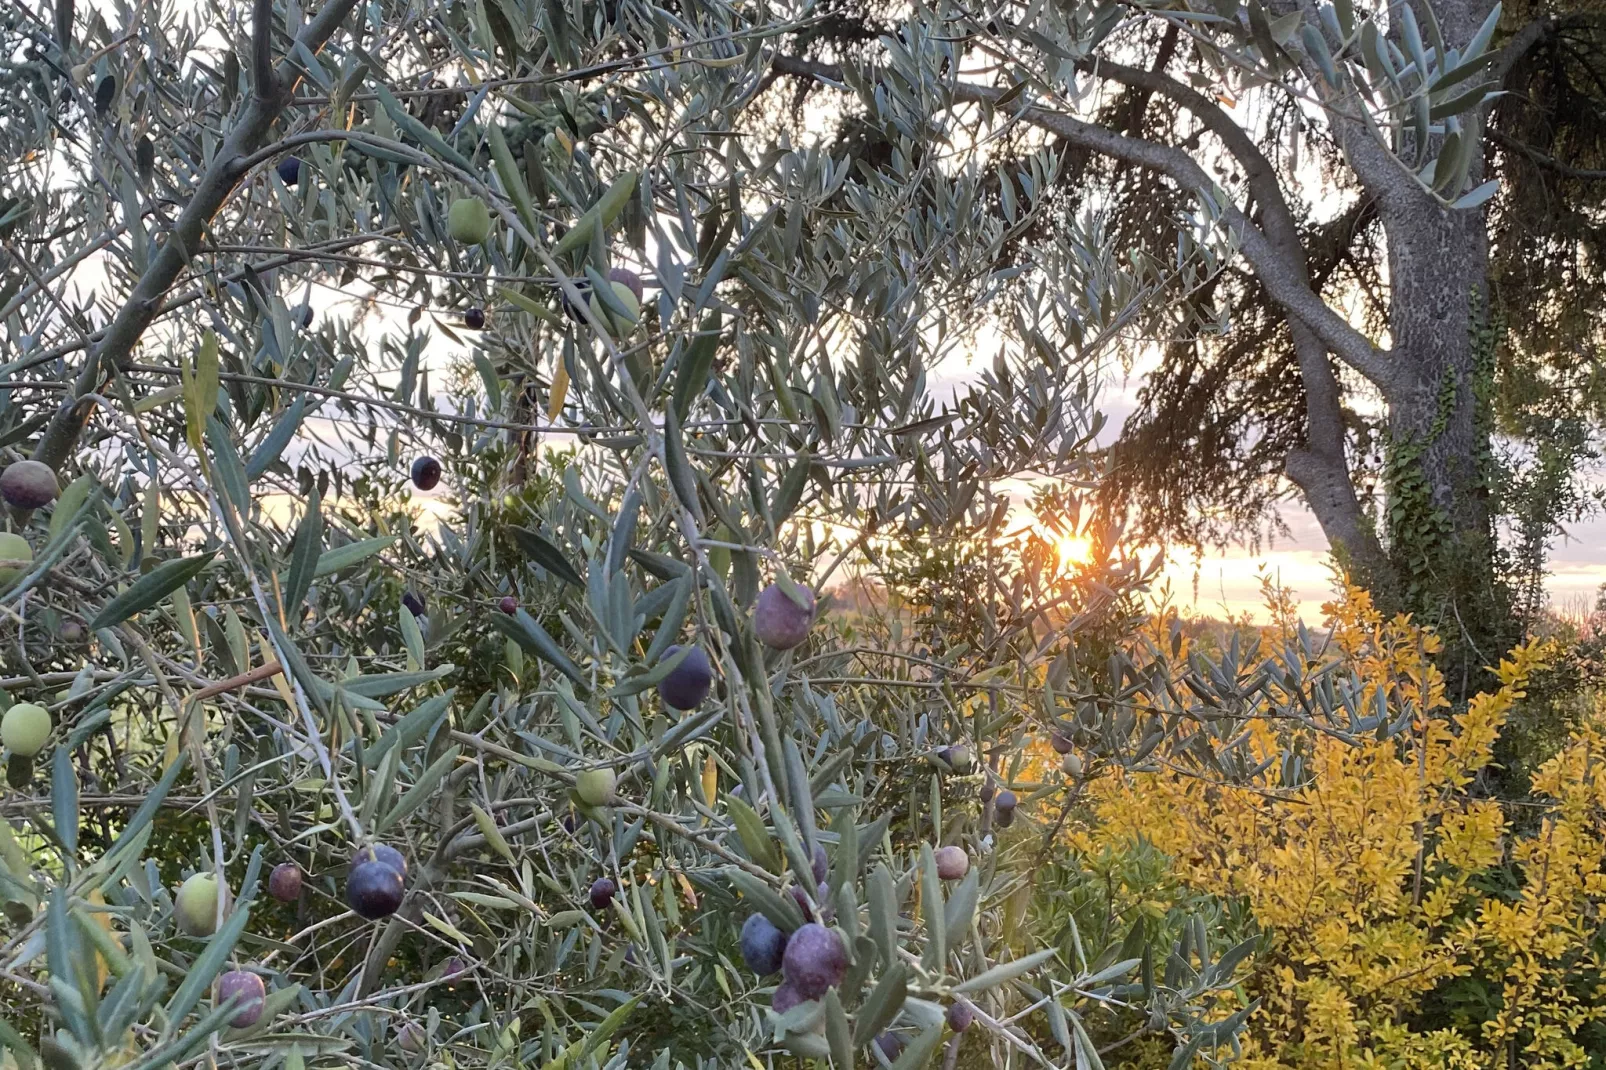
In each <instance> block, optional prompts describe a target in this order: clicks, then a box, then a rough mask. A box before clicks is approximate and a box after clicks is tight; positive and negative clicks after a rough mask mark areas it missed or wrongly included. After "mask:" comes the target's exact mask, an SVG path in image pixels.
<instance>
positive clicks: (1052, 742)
mask: <svg viewBox="0 0 1606 1070" xmlns="http://www.w3.org/2000/svg"><path fill="white" fill-rule="evenodd" d="M1048 745H1049V746H1051V747H1053V748H1054V753H1056V754H1069V753H1071V737H1070V736H1067V735H1066V734H1065V733H1063V732H1052V733H1050V734H1049V737H1048Z"/></svg>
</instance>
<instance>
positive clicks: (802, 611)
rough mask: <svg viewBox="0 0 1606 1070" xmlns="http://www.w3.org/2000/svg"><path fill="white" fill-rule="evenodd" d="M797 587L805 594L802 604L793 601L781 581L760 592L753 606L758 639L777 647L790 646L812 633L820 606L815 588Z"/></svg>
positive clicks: (775, 648) (772, 647)
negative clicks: (810, 630)
mask: <svg viewBox="0 0 1606 1070" xmlns="http://www.w3.org/2000/svg"><path fill="white" fill-rule="evenodd" d="M798 590H799V591H800V592H801V593H802V595H803V600H804V603H805V605H803V606H800V605H798V604H797V603H796V602H794V601H792V598H791V596H790V595H788V594H787V593H786V591H785V590H784V589H783V588H782V587H781V585H780V584H778V583H772V584H770V585H769V586H768V587H766V588H764V590H762V591H760V592H759V596H758V601H757V603H755V604H754V606H753V634H754V635H756V636H758V641H759V642H761V643H763V644H764V645H765V646H767V647H770V648H771V649H774V650H791V649H792V648H793V647H795V646H797V645H798V644H800V643H802V642H803V640H805V639H807V638H808V637H809V627H810V626H811V625H812V624H813V623H814V611H815V609H816V608H817V607H816V604H815V600H814V592H813V591H811V590H809V589H808V588H807V587H804V586H802V585H799V586H798Z"/></svg>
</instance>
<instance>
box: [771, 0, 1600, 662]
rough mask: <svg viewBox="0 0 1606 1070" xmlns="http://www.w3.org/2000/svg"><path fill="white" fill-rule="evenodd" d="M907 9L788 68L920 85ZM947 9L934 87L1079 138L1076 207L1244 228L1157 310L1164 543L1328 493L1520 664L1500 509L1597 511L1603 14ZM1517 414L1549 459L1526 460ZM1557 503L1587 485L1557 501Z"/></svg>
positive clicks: (1066, 184)
mask: <svg viewBox="0 0 1606 1070" xmlns="http://www.w3.org/2000/svg"><path fill="white" fill-rule="evenodd" d="M895 17H896V16H893V15H890V14H889V13H887V12H884V11H882V10H881V9H879V8H875V7H868V8H857V7H855V8H852V9H849V10H847V11H845V12H843V13H842V16H841V20H842V21H841V23H840V24H839V25H838V26H836V27H832V28H829V29H822V30H821V31H820V32H819V33H818V34H805V43H804V44H803V46H802V47H801V48H800V50H799V51H798V53H796V54H795V55H793V56H789V57H783V58H782V59H781V60H780V61H779V63H778V66H779V68H780V69H781V70H783V71H786V72H788V73H791V74H796V75H804V76H807V75H816V76H822V77H831V78H835V79H839V80H840V79H843V78H846V79H848V80H849V81H850V82H852V84H854V85H857V84H859V82H860V81H861V80H862V81H863V82H865V83H874V84H877V85H879V86H880V87H881V88H882V91H883V92H887V93H890V92H892V91H893V90H892V87H893V86H895V85H897V84H898V83H899V82H900V81H902V80H908V79H909V75H908V74H906V73H904V72H902V71H898V70H896V69H890V70H886V71H885V72H884V73H877V69H878V68H885V67H886V65H887V63H888V57H889V56H900V55H901V53H902V52H903V51H904V50H905V49H908V50H909V51H910V52H915V50H914V49H912V48H909V46H908V45H907V43H906V42H904V41H902V40H900V42H899V43H898V44H897V45H891V44H888V43H887V41H886V40H885V39H883V40H876V34H878V33H883V34H893V35H897V34H899V33H900V30H899V28H898V27H897V26H896V25H895V24H894V22H893V21H889V20H890V19H895ZM927 22H928V25H929V29H928V30H927V31H926V32H928V33H929V34H931V36H932V37H933V38H936V39H941V40H944V41H952V42H954V45H953V49H952V52H953V54H952V56H951V57H950V56H942V57H937V56H934V55H933V56H931V57H929V62H927V63H926V64H925V66H924V67H923V68H922V70H923V73H924V75H925V78H926V79H927V80H928V82H929V83H932V84H940V85H942V90H941V93H942V94H943V101H944V104H945V105H951V106H952V107H953V108H955V109H956V111H955V115H956V116H960V117H963V118H962V119H961V123H962V125H963V126H964V128H965V129H966V130H967V134H968V136H984V137H988V138H994V139H997V141H998V143H999V145H998V149H997V152H998V155H1000V156H1001V157H1004V158H1008V157H1009V156H1010V155H1011V154H1012V153H1014V152H1020V151H1028V150H1035V148H1036V147H1038V146H1043V145H1047V146H1051V147H1052V148H1053V151H1056V152H1058V153H1060V154H1061V156H1062V158H1063V159H1064V160H1065V161H1066V164H1065V166H1064V167H1063V168H1062V170H1061V172H1060V174H1061V176H1062V178H1063V182H1062V183H1061V184H1060V186H1059V187H1058V188H1057V189H1056V191H1055V193H1056V203H1057V204H1058V205H1061V206H1063V209H1064V211H1065V212H1067V213H1068V216H1067V217H1074V213H1076V212H1079V211H1082V210H1083V209H1084V208H1086V207H1087V206H1089V205H1097V206H1098V207H1099V209H1100V211H1101V212H1103V213H1105V214H1106V216H1107V218H1108V220H1109V222H1108V224H1107V225H1108V227H1109V229H1110V233H1111V235H1112V239H1113V240H1114V241H1115V242H1116V243H1117V244H1118V245H1120V246H1122V247H1125V246H1126V245H1128V244H1132V245H1136V246H1139V247H1149V248H1154V249H1164V248H1166V247H1167V246H1168V244H1169V243H1170V242H1171V241H1172V240H1173V237H1174V233H1175V230H1174V220H1175V218H1176V216H1177V214H1178V213H1179V212H1182V211H1186V210H1187V209H1188V208H1189V206H1191V205H1193V204H1194V203H1197V202H1196V199H1202V205H1203V207H1202V209H1201V210H1202V211H1203V212H1204V213H1206V215H1207V217H1208V218H1209V219H1210V220H1211V221H1212V223H1215V224H1219V225H1220V226H1221V227H1223V228H1224V229H1226V230H1229V231H1231V232H1232V233H1233V235H1234V236H1235V240H1236V241H1237V242H1238V249H1239V253H1240V255H1239V256H1238V257H1236V258H1233V259H1232V260H1230V261H1228V262H1224V263H1223V264H1222V270H1221V272H1220V273H1219V274H1218V275H1216V276H1214V277H1213V278H1211V279H1210V280H1209V281H1208V282H1205V283H1203V284H1202V285H1199V286H1196V287H1192V288H1190V289H1187V290H1177V291H1175V292H1174V297H1173V299H1172V302H1173V303H1172V304H1171V306H1170V307H1169V308H1167V309H1166V310H1165V311H1166V313H1167V315H1164V316H1160V317H1157V321H1156V322H1153V323H1151V325H1150V330H1149V336H1150V337H1153V338H1155V339H1157V347H1156V356H1157V359H1156V360H1155V361H1154V362H1152V365H1153V366H1152V367H1151V362H1149V361H1148V360H1147V359H1146V357H1145V359H1144V360H1143V361H1142V364H1141V373H1140V379H1139V384H1140V392H1139V407H1138V411H1137V413H1136V414H1135V416H1134V418H1133V419H1132V420H1131V421H1130V422H1129V423H1128V424H1127V425H1126V427H1125V429H1124V432H1123V434H1122V436H1121V437H1120V439H1119V441H1118V442H1117V443H1116V444H1115V446H1114V448H1113V450H1112V460H1113V462H1114V471H1113V476H1112V478H1111V479H1110V480H1109V481H1107V482H1106V484H1105V487H1104V494H1105V501H1106V502H1107V503H1108V504H1109V506H1110V507H1111V508H1112V509H1114V510H1115V511H1116V512H1117V513H1118V514H1124V513H1126V512H1127V510H1129V509H1132V510H1135V512H1136V518H1137V520H1138V522H1139V527H1140V529H1141V531H1142V533H1143V534H1144V535H1146V536H1147V537H1150V538H1155V539H1160V540H1169V539H1182V540H1185V541H1188V542H1194V543H1199V542H1204V541H1218V540H1224V539H1228V538H1242V537H1251V538H1256V537H1258V535H1259V534H1260V533H1261V532H1263V531H1265V530H1266V528H1267V526H1268V525H1273V526H1274V525H1275V524H1276V523H1277V521H1276V520H1275V516H1274V513H1273V509H1274V507H1275V505H1276V503H1277V502H1278V501H1279V500H1281V499H1282V498H1283V497H1284V495H1285V494H1286V492H1287V489H1288V488H1290V487H1293V488H1297V490H1298V492H1299V495H1300V497H1301V498H1302V500H1303V501H1304V503H1305V504H1306V505H1307V506H1308V507H1309V508H1310V509H1311V511H1312V513H1313V514H1314V515H1315V517H1316V519H1317V520H1318V521H1319V523H1320V524H1321V527H1322V530H1323V531H1324V533H1325V534H1326V536H1327V538H1328V540H1329V542H1330V543H1331V544H1332V546H1333V547H1334V550H1335V552H1336V553H1337V554H1338V555H1339V557H1340V559H1341V560H1342V561H1343V562H1344V563H1345V564H1346V566H1347V567H1348V568H1350V569H1351V570H1352V571H1353V573H1354V574H1355V575H1356V576H1357V577H1359V578H1360V579H1362V581H1363V582H1365V583H1366V584H1367V585H1368V586H1369V587H1371V589H1372V590H1373V591H1374V592H1375V593H1376V594H1377V595H1378V597H1379V598H1380V599H1381V600H1382V603H1383V604H1385V605H1390V606H1395V607H1397V608H1402V609H1411V610H1414V611H1417V612H1418V613H1420V614H1422V615H1423V617H1424V619H1426V620H1428V621H1429V622H1431V623H1434V624H1435V625H1438V626H1441V627H1443V629H1444V631H1445V632H1446V634H1447V636H1448V637H1449V638H1450V640H1451V650H1450V652H1449V654H1448V655H1447V656H1448V657H1449V658H1450V660H1452V661H1456V662H1457V663H1458V664H1459V663H1460V662H1467V663H1469V664H1472V665H1479V664H1485V663H1488V662H1489V660H1490V658H1491V657H1492V654H1493V652H1494V651H1496V650H1499V649H1503V645H1502V644H1503V643H1504V642H1505V641H1507V640H1509V638H1510V636H1511V635H1512V634H1513V630H1512V624H1511V619H1512V618H1511V610H1512V598H1513V595H1512V591H1511V590H1510V587H1509V583H1508V580H1509V578H1510V577H1509V573H1510V572H1511V571H1512V563H1511V562H1510V561H1509V560H1507V559H1506V558H1505V557H1504V556H1503V555H1502V554H1501V552H1500V551H1499V549H1498V546H1497V539H1496V537H1495V534H1494V528H1493V522H1494V519H1495V517H1496V516H1497V515H1499V514H1501V513H1502V511H1503V510H1504V511H1507V512H1508V513H1510V514H1512V515H1516V516H1518V518H1519V523H1525V524H1526V525H1527V526H1526V530H1528V531H1530V532H1531V533H1532V534H1531V537H1529V538H1528V539H1527V543H1528V544H1529V546H1530V550H1531V547H1532V545H1533V543H1534V540H1535V539H1537V541H1538V544H1539V545H1541V546H1542V545H1543V543H1544V542H1545V541H1546V540H1548V539H1549V538H1550V537H1552V536H1553V534H1554V532H1555V530H1556V529H1555V527H1554V525H1555V524H1556V523H1559V522H1562V521H1564V520H1565V519H1566V518H1567V517H1568V516H1569V515H1573V514H1575V513H1576V509H1574V510H1572V511H1571V512H1570V511H1569V509H1568V508H1567V507H1566V502H1567V500H1568V499H1569V498H1570V500H1571V501H1572V502H1573V505H1574V506H1575V507H1577V506H1583V505H1585V504H1586V502H1585V501H1583V500H1582V499H1580V498H1579V496H1578V495H1577V489H1576V483H1575V482H1574V481H1575V480H1576V479H1577V478H1578V476H1579V474H1580V462H1582V461H1584V460H1587V458H1588V456H1589V451H1590V448H1591V447H1590V445H1589V443H1590V441H1591V440H1592V437H1591V434H1590V433H1589V428H1591V427H1593V426H1595V424H1596V420H1595V416H1596V414H1595V411H1594V408H1595V406H1594V402H1593V401H1592V400H1591V399H1592V398H1593V392H1594V387H1593V385H1592V384H1593V382H1594V376H1593V375H1592V369H1593V368H1594V367H1595V362H1594V361H1593V359H1592V358H1591V356H1590V355H1591V354H1592V353H1593V346H1594V345H1595V340H1596V338H1597V336H1598V332H1597V330H1596V328H1595V326H1594V323H1593V318H1592V317H1593V315H1594V313H1593V309H1594V308H1596V307H1598V304H1599V302H1598V300H1595V299H1593V298H1592V297H1591V296H1589V295H1593V294H1595V293H1596V290H1597V288H1598V287H1599V285H1600V283H1599V272H1598V271H1597V270H1595V269H1594V268H1593V266H1591V265H1592V264H1593V258H1592V256H1591V254H1590V249H1591V248H1592V243H1593V238H1592V237H1591V235H1592V233H1593V227H1592V225H1591V224H1589V223H1587V222H1585V220H1586V219H1588V218H1591V216H1590V212H1589V206H1590V205H1592V204H1593V191H1594V187H1593V185H1592V183H1594V182H1595V181H1596V180H1597V178H1598V174H1597V173H1596V172H1594V171H1591V170H1590V169H1589V168H1590V166H1591V163H1592V162H1593V158H1594V156H1593V154H1594V153H1595V144H1596V141H1597V139H1598V136H1599V134H1598V116H1599V114H1600V113H1601V109H1600V107H1599V105H1598V97H1597V94H1598V87H1597V85H1596V82H1597V81H1598V78H1597V76H1596V73H1595V72H1596V67H1597V53H1598V39H1597V38H1598V22H1597V20H1596V19H1595V18H1594V15H1593V13H1592V12H1590V11H1588V10H1586V9H1578V10H1574V9H1568V10H1560V9H1558V10H1552V9H1550V8H1546V7H1544V6H1542V5H1540V6H1533V5H1527V6H1524V7H1522V8H1521V9H1520V10H1516V9H1513V10H1509V11H1508V12H1507V13H1506V14H1505V16H1504V21H1502V14H1501V11H1500V10H1499V8H1498V7H1497V6H1496V5H1494V4H1493V3H1444V4H1427V3H1404V4H1397V5H1393V4H1391V5H1382V6H1377V7H1371V8H1369V7H1366V6H1364V5H1355V4H1351V3H1338V4H1330V5H1329V4H1312V5H1289V4H1283V5H1278V4H1267V5H1262V4H1260V3H1249V4H1234V3H1226V4H1222V3H1213V4H1203V3H1201V4H1193V5H1148V6H1142V7H1129V6H1122V5H1117V4H1108V5H1100V6H1095V7H1092V8H1084V7H1066V6H1063V5H1059V6H1056V5H1049V6H1046V7H1045V6H1025V5H1015V6H1010V5H1005V6H1003V7H998V8H993V9H989V10H988V11H987V12H986V13H985V14H982V13H978V12H975V11H972V10H969V9H964V8H955V9H940V10H938V11H937V12H935V13H934V14H933V15H932V16H931V18H930V19H928V20H927ZM916 54H918V53H916ZM821 59H824V60H831V61H837V60H846V64H845V65H844V66H842V67H841V68H840V69H839V68H838V66H836V65H834V64H832V63H828V64H822V63H820V62H818V61H819V60H821ZM902 62H903V64H904V66H907V65H908V64H909V63H911V62H918V61H912V60H903V61H902ZM855 72H857V73H855ZM922 84H925V83H922ZM861 97H864V99H867V100H868V99H869V98H868V96H867V95H866V94H864V93H861ZM878 103H879V98H878ZM967 106H968V107H967ZM855 121H856V122H857V121H859V120H858V119H857V118H855ZM865 121H867V122H868V123H869V124H870V125H872V126H873V125H874V119H873V118H869V119H867V120H865ZM994 192H995V193H996V194H999V195H1007V193H1008V192H1009V191H1005V190H1002V189H995V190H994ZM1496 436H1499V437H1500V439H1501V440H1502V441H1507V440H1511V439H1516V440H1518V441H1522V442H1526V443H1530V444H1532V445H1533V447H1534V448H1537V449H1539V450H1541V451H1543V453H1542V455H1541V456H1540V457H1539V458H1537V459H1536V460H1534V461H1533V462H1532V464H1531V465H1527V464H1522V465H1518V464H1517V462H1519V461H1522V460H1524V459H1525V455H1524V454H1523V453H1522V452H1521V451H1519V452H1518V453H1516V454H1514V455H1512V456H1509V457H1505V458H1502V457H1500V456H1497V451H1496V445H1495V438H1496ZM1502 460H1504V461H1505V462H1506V463H1504V464H1502V463H1501V462H1502ZM1524 473H1526V474H1524ZM1558 480H1559V482H1558ZM1558 490H1560V491H1562V493H1563V495H1564V497H1563V499H1562V500H1561V501H1558V500H1557V497H1556V494H1557V492H1558ZM1541 498H1542V499H1543V500H1544V501H1545V502H1546V504H1547V505H1551V506H1556V508H1550V509H1546V508H1545V507H1543V506H1539V507H1537V511H1538V512H1542V513H1545V514H1546V517H1547V519H1546V520H1544V521H1542V522H1536V521H1534V520H1533V519H1532V517H1531V514H1532V513H1533V512H1534V511H1535V510H1534V509H1533V508H1530V507H1528V506H1526V505H1525V504H1524V503H1525V500H1533V501H1537V500H1539V499H1541ZM1522 516H1529V517H1530V519H1529V520H1527V521H1522V520H1521V517H1522ZM1533 558H1534V555H1533V553H1532V552H1528V553H1526V554H1519V563H1520V564H1525V565H1526V566H1527V575H1528V576H1529V577H1530V579H1529V581H1528V587H1529V588H1530V589H1531V587H1532V581H1531V577H1532V575H1533V567H1532V566H1533V563H1534V562H1533ZM1528 601H1530V602H1531V599H1529V600H1528ZM1462 675H1464V673H1463V672H1461V671H1460V670H1457V671H1454V672H1452V676H1454V677H1460V676H1462ZM1458 686H1459V685H1458Z"/></svg>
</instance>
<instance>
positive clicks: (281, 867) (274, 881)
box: [268, 862, 301, 903]
mask: <svg viewBox="0 0 1606 1070" xmlns="http://www.w3.org/2000/svg"><path fill="white" fill-rule="evenodd" d="M268 894H269V895H271V896H273V898H275V899H277V900H278V901H279V902H281V903H294V902H295V901H296V900H297V899H299V898H301V867H300V866H298V865H296V864H295V863H294V862H280V863H279V864H278V865H276V866H274V867H273V872H272V873H269V874H268Z"/></svg>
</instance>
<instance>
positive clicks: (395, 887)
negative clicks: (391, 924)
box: [346, 862, 406, 921]
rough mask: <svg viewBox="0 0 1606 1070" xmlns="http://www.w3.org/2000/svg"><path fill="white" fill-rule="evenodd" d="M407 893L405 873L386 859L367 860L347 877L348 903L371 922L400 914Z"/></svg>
mask: <svg viewBox="0 0 1606 1070" xmlns="http://www.w3.org/2000/svg"><path fill="white" fill-rule="evenodd" d="M405 893H406V887H405V886H404V884H403V883H402V875H401V874H400V873H399V872H397V871H396V870H394V869H392V868H391V867H390V866H387V865H385V863H383V862H363V863H362V864H361V865H358V866H356V867H355V868H353V869H352V871H351V873H350V875H349V876H347V877H346V902H347V903H348V904H350V906H351V909H352V910H355V911H356V912H357V913H358V914H359V915H360V916H362V917H364V918H367V919H368V920H369V921H378V920H379V919H380V918H388V917H390V916H391V915H392V914H394V913H396V911H397V909H399V908H400V907H401V904H402V897H403V895H404V894H405Z"/></svg>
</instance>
